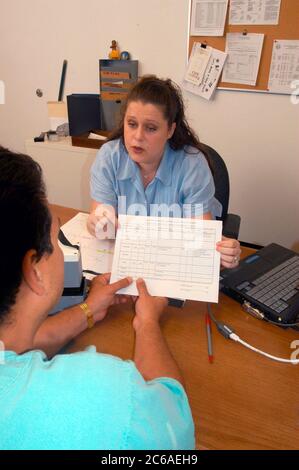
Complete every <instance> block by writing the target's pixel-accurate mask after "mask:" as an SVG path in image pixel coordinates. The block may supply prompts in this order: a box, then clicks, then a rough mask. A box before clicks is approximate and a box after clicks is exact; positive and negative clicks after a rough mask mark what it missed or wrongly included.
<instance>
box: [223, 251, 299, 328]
mask: <svg viewBox="0 0 299 470" xmlns="http://www.w3.org/2000/svg"><path fill="white" fill-rule="evenodd" d="M220 289H221V290H222V292H224V293H226V294H228V295H229V296H230V297H233V298H234V299H236V300H238V301H239V302H240V303H242V304H243V305H244V307H245V309H246V310H247V311H249V312H250V313H252V314H253V315H255V316H257V317H259V318H262V317H263V315H264V316H265V317H266V319H269V320H271V321H274V322H277V323H278V324H281V325H283V324H288V323H290V324H294V323H297V322H299V254H298V253H295V252H294V251H291V250H288V249H287V248H284V247H282V246H280V245H277V244H275V243H272V244H271V245H268V246H266V247H264V248H262V249H260V250H258V251H257V252H256V253H254V254H252V255H250V256H248V257H247V258H245V259H243V260H242V261H240V264H239V266H238V267H237V268H234V269H224V270H223V271H221V273H220ZM259 313H261V314H259Z"/></svg>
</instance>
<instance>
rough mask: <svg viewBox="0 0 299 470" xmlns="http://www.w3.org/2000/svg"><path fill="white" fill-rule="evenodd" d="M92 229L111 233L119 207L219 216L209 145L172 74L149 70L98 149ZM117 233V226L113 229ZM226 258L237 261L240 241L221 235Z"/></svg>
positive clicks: (122, 210) (147, 212)
mask: <svg viewBox="0 0 299 470" xmlns="http://www.w3.org/2000/svg"><path fill="white" fill-rule="evenodd" d="M90 187H91V198H92V204H91V210H90V215H89V217H88V222H87V228H88V230H89V232H90V233H91V234H92V235H96V236H98V237H103V236H105V235H104V234H103V230H104V231H105V232H106V234H107V233H108V232H107V229H108V228H109V225H110V226H111V224H112V225H113V223H114V221H116V224H117V219H115V217H117V215H118V214H124V213H127V214H130V213H131V214H132V213H133V214H135V210H136V204H138V210H139V211H140V207H142V208H143V211H142V215H152V216H157V215H159V213H160V214H162V215H165V216H169V213H170V211H172V213H173V214H174V216H175V217H197V218H203V219H212V218H214V217H216V216H220V215H221V210H222V208H221V204H220V203H219V202H218V201H217V200H216V199H215V198H214V193H215V187H214V181H213V177H212V174H211V171H210V169H209V166H208V163H207V160H206V158H205V155H204V150H203V148H202V145H201V144H200V142H199V140H198V138H197V136H196V135H195V133H194V132H193V131H192V129H191V128H190V127H189V125H188V123H187V120H186V118H185V111H184V103H183V99H182V96H181V92H180V90H179V88H178V87H177V86H176V85H175V84H174V83H173V82H172V81H171V80H170V79H167V80H162V79H159V78H157V77H155V76H153V75H149V76H145V77H143V78H142V79H141V80H140V81H139V82H138V83H137V84H136V85H135V86H134V88H133V89H132V90H131V92H130V93H129V95H128V98H127V101H126V103H125V106H124V109H123V113H122V117H121V121H120V125H119V127H118V129H116V130H115V131H114V132H113V133H112V135H111V136H110V138H109V141H108V142H107V143H106V144H104V145H103V146H102V147H101V149H100V150H99V152H98V154H97V157H96V159H95V161H94V163H93V166H92V169H91V182H90ZM110 234H111V231H110ZM216 249H217V250H218V251H219V252H220V256H221V264H222V266H224V267H228V268H233V267H236V266H237V265H238V263H239V257H240V253H241V250H240V244H239V242H238V241H237V240H233V239H229V238H225V237H222V241H221V242H219V243H217V246H216Z"/></svg>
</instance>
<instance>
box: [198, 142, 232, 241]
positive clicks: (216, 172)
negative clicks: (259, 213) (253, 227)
mask: <svg viewBox="0 0 299 470" xmlns="http://www.w3.org/2000/svg"><path fill="white" fill-rule="evenodd" d="M202 146H203V148H204V150H205V152H206V157H207V159H208V162H209V166H210V169H211V171H212V174H213V177H214V184H215V198H216V199H217V200H218V201H219V202H220V203H221V204H222V215H221V217H217V219H218V220H222V222H223V230H222V233H223V235H224V236H225V237H228V238H235V239H238V236H239V230H240V223H241V217H240V216H239V215H237V214H228V204H229V175H228V171H227V168H226V165H225V163H224V160H223V159H222V158H221V157H220V155H219V153H217V152H216V150H214V149H213V148H212V147H209V145H206V144H202Z"/></svg>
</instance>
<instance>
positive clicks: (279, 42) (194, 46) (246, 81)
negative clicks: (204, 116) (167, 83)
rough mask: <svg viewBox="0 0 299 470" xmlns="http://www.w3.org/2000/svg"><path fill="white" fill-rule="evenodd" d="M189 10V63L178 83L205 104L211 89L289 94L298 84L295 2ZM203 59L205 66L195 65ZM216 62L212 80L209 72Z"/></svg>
mask: <svg viewBox="0 0 299 470" xmlns="http://www.w3.org/2000/svg"><path fill="white" fill-rule="evenodd" d="M191 4H192V7H191V9H190V15H191V16H190V37H189V62H188V66H187V69H186V72H185V75H184V78H183V82H182V86H183V87H184V88H185V89H186V90H188V91H190V92H191V93H195V94H197V95H199V96H201V97H202V98H205V99H208V100H210V99H211V98H213V97H214V95H215V89H216V88H217V87H218V89H224V88H229V89H236V90H245V91H252V92H255V91H258V92H260V91H262V92H265V93H283V94H294V88H296V86H297V88H298V83H297V82H298V80H299V65H298V63H299V59H298V49H299V2H298V0H229V1H226V0H192V3H191ZM199 48H201V49H204V50H205V52H202V51H201V52H200V49H199ZM221 54H225V56H221ZM204 55H205V57H206V59H207V58H209V60H206V61H203V60H198V58H199V56H201V59H202V58H203V57H204ZM216 56H217V57H218V59H219V61H218V63H217V65H218V71H219V67H221V70H220V73H218V74H216V73H214V72H215V68H214V69H213V64H214V65H215V63H216V62H215V57H216ZM221 58H222V60H220V59H221ZM222 69H223V70H222ZM194 77H196V80H194ZM192 78H193V81H192V80H191V79H192Z"/></svg>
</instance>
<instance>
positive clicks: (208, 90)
mask: <svg viewBox="0 0 299 470" xmlns="http://www.w3.org/2000/svg"><path fill="white" fill-rule="evenodd" d="M194 44H196V43H194ZM207 49H208V47H207ZM209 49H211V56H210V59H209V62H208V65H207V68H206V70H205V73H204V76H203V79H202V81H201V83H200V84H199V85H198V86H197V85H192V83H189V82H186V81H185V80H184V81H183V83H182V87H183V88H184V89H185V90H187V91H190V92H191V93H194V94H196V95H198V96H201V97H202V98H205V99H206V100H210V99H211V98H212V96H213V94H214V91H215V89H216V86H217V83H218V81H219V77H220V74H221V72H222V69H223V66H224V63H225V60H226V57H227V54H226V52H223V51H219V50H218V49H214V48H212V47H211V48H209Z"/></svg>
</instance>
